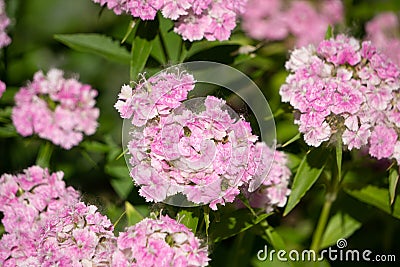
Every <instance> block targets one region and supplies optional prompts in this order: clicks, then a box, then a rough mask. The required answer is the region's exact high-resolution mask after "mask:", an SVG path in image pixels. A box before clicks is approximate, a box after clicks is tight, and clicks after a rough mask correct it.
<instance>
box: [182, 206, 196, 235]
mask: <svg viewBox="0 0 400 267" xmlns="http://www.w3.org/2000/svg"><path fill="white" fill-rule="evenodd" d="M178 216H179V218H180V222H181V223H183V224H184V225H186V226H187V227H188V228H189V229H191V230H192V232H193V233H196V230H197V225H198V223H199V217H196V216H194V215H193V212H191V211H188V210H181V211H180V212H179V213H178Z"/></svg>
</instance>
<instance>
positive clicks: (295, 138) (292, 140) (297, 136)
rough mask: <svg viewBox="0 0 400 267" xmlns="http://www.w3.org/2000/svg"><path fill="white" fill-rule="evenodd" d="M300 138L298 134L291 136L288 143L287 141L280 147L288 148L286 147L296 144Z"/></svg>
mask: <svg viewBox="0 0 400 267" xmlns="http://www.w3.org/2000/svg"><path fill="white" fill-rule="evenodd" d="M300 136H301V135H300V133H298V134H296V135H295V136H293V137H292V138H291V139H290V140H289V141H287V142H286V143H284V144H283V145H282V147H285V146H288V145H290V144H291V143H293V142H296V141H297V140H299V139H300Z"/></svg>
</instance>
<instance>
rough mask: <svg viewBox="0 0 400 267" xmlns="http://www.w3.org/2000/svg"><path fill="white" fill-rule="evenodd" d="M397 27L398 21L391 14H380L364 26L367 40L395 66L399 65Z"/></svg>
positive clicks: (399, 32)
mask: <svg viewBox="0 0 400 267" xmlns="http://www.w3.org/2000/svg"><path fill="white" fill-rule="evenodd" d="M399 26H400V23H399V19H398V17H397V16H396V14H395V13H393V12H384V13H381V14H379V15H377V16H376V17H374V18H373V19H372V20H371V21H369V22H368V23H367V24H366V26H365V31H366V33H367V39H368V40H371V41H372V43H373V44H374V45H375V46H376V47H377V48H378V49H379V50H381V51H382V53H385V55H386V56H388V57H389V58H390V59H391V60H393V61H394V62H395V63H396V64H397V65H400V30H399Z"/></svg>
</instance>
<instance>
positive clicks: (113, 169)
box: [104, 164, 133, 199]
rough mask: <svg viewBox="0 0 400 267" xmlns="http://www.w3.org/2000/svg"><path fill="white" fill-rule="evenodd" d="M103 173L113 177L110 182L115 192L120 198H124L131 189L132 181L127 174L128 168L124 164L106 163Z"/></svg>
mask: <svg viewBox="0 0 400 267" xmlns="http://www.w3.org/2000/svg"><path fill="white" fill-rule="evenodd" d="M104 171H105V173H107V174H108V175H110V176H112V177H114V179H111V181H110V183H111V186H112V187H113V189H114V190H115V192H116V193H117V194H118V196H119V197H120V198H121V199H126V198H127V197H128V195H129V193H130V192H131V191H132V189H133V181H132V179H131V177H130V176H129V172H128V168H127V167H126V166H118V165H116V166H114V165H110V164H109V165H106V166H105V168H104Z"/></svg>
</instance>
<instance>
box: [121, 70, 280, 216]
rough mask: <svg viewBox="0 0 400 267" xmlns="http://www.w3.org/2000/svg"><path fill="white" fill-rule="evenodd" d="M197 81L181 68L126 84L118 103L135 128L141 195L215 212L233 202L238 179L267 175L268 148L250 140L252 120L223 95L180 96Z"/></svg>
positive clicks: (133, 157)
mask: <svg viewBox="0 0 400 267" xmlns="http://www.w3.org/2000/svg"><path fill="white" fill-rule="evenodd" d="M194 83H195V81H194V78H193V76H192V75H190V74H187V73H186V72H179V71H178V74H175V73H173V72H171V71H164V72H161V73H160V74H158V75H155V76H153V77H152V78H150V79H149V80H148V81H143V82H141V83H139V84H138V85H137V87H136V89H135V90H133V89H132V88H131V87H129V86H127V85H124V86H123V87H122V90H121V93H120V94H119V100H118V102H117V103H116V104H115V107H116V108H117V110H118V111H119V112H120V115H121V117H122V118H125V119H128V118H129V124H131V126H132V127H131V129H130V131H129V143H128V154H130V160H129V163H130V165H131V166H130V167H131V168H132V169H131V172H130V175H131V177H132V178H133V180H134V182H135V184H136V185H138V186H139V187H140V190H139V193H140V195H141V196H143V197H145V198H146V200H147V201H155V202H161V201H165V200H166V199H169V198H170V197H173V196H175V195H177V194H182V195H184V196H185V197H186V199H187V200H189V201H190V202H192V203H195V204H209V206H210V207H211V208H212V209H214V210H216V209H217V204H222V205H225V203H226V202H233V201H234V199H235V197H236V196H237V195H238V194H239V193H240V190H239V188H240V187H241V186H242V185H245V184H249V185H250V187H251V188H253V187H254V186H253V184H254V182H255V181H262V180H263V179H265V177H266V176H267V174H268V171H269V167H270V166H269V165H268V164H267V163H266V162H268V159H271V157H273V151H267V150H266V149H263V146H262V145H261V144H257V145H256V144H255V142H256V141H257V136H255V135H253V134H252V133H251V127H250V124H249V123H248V122H246V121H245V120H244V119H243V118H241V117H239V116H237V118H235V117H234V115H233V114H232V112H233V110H231V112H230V110H229V107H228V106H227V105H226V103H225V101H224V100H222V99H218V98H216V97H213V96H208V97H206V98H200V99H199V98H197V99H189V100H187V101H186V102H183V101H184V100H186V98H187V94H188V91H190V90H192V89H193V88H194ZM254 190H255V188H254Z"/></svg>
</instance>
